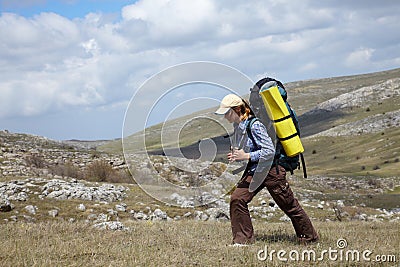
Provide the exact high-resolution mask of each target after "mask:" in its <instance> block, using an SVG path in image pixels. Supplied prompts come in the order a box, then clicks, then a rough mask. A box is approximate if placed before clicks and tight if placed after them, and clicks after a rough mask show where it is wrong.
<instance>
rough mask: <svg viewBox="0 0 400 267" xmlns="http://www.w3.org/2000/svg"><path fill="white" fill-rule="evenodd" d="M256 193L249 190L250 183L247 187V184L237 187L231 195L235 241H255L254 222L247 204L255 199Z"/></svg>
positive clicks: (232, 225)
mask: <svg viewBox="0 0 400 267" xmlns="http://www.w3.org/2000/svg"><path fill="white" fill-rule="evenodd" d="M247 180H248V181H250V180H251V176H248V177H247ZM244 184H246V183H244ZM239 186H241V185H239ZM242 186H243V184H242ZM254 195H255V193H254V192H249V189H248V184H247V188H246V187H245V185H244V187H238V188H236V189H235V191H234V192H233V193H232V195H231V201H230V216H231V227H232V235H233V243H239V244H250V243H253V242H254V230H253V224H252V222H251V218H250V212H249V209H248V206H247V205H248V203H249V202H250V201H251V200H252V199H253V197H254Z"/></svg>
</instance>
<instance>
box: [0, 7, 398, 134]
mask: <svg viewBox="0 0 400 267" xmlns="http://www.w3.org/2000/svg"><path fill="white" fill-rule="evenodd" d="M0 11H1V14H0V44H1V49H0V73H2V74H1V75H2V76H1V79H0V129H8V130H10V131H12V132H25V133H32V134H38V135H43V136H46V137H49V138H53V139H58V140H64V139H89V140H91V139H112V138H118V137H121V133H122V125H123V122H124V116H125V111H126V110H127V106H128V104H129V102H130V100H131V98H132V97H133V95H134V94H135V92H137V91H138V90H139V89H140V87H141V85H143V84H144V83H145V81H146V80H147V79H149V78H150V77H153V76H154V75H155V74H157V73H159V72H160V71H162V70H164V69H165V68H168V67H171V66H173V65H176V64H181V63H184V62H191V61H211V62H218V63H221V64H226V65H228V66H231V67H233V68H235V69H237V70H239V71H241V72H243V73H244V74H245V75H247V76H248V77H249V78H250V79H252V80H253V81H255V80H257V79H258V78H261V77H263V76H265V75H269V76H273V77H276V78H278V79H280V80H282V81H283V82H290V81H296V80H304V79H312V78H324V77H334V76H341V75H351V74H359V73H367V72H375V71H381V70H386V69H392V68H397V67H399V66H400V34H399V31H398V25H400V15H399V14H400V2H399V1H395V0H383V1H372V0H363V1H361V0H355V1H334V0H326V1H311V0H304V1H289V0H280V1H273V0H254V1H246V0H235V1H231V0H202V1H186V0H138V1H105V0H100V1H95V0H93V1H89V0H87V1H74V0H64V1H45V0H30V1H29V0H20V1H12V0H3V1H1V0H0ZM194 88H196V89H194ZM168 89H169V88H162V86H160V88H158V87H157V88H154V90H161V91H163V90H164V91H165V90H168ZM235 89H236V90H238V93H245V92H246V90H247V88H242V87H241V86H238V88H235ZM194 91H196V94H192V92H194ZM200 91H201V92H204V94H205V95H204V97H213V98H215V99H218V98H220V97H222V94H223V93H224V91H223V90H222V91H219V92H214V91H212V90H211V91H210V90H200ZM158 92H159V91H157V93H158ZM198 92H199V90H198V87H196V86H195V87H193V88H190V87H188V89H187V90H186V91H180V92H179V94H176V95H174V94H171V95H169V96H168V97H170V100H171V101H168V100H169V99H166V100H165V99H164V101H160V102H159V103H163V104H162V105H163V106H160V107H157V109H156V110H162V112H169V111H168V109H171V106H173V105H176V103H179V101H183V100H184V99H190V98H191V97H198ZM210 92H212V93H210ZM136 101H139V102H140V103H135V104H138V105H143V106H145V107H147V108H148V107H151V106H152V105H153V104H154V100H152V99H151V94H147V95H146V94H145V95H143V97H142V98H141V99H140V100H136ZM174 101H175V102H174ZM198 108H200V106H198V107H197V106H196V109H198ZM194 109H195V108H194ZM193 111H195V110H193ZM162 112H159V113H160V116H159V117H158V116H157V113H156V114H152V117H151V119H152V121H151V123H156V122H161V121H162V120H163V118H164V117H165V114H161V113H162ZM147 115H148V114H138V115H137V116H138V117H142V116H147ZM131 123H132V122H131ZM132 124H133V125H136V124H135V122H133V123H132ZM142 128H143V126H141V125H139V124H138V125H137V128H136V129H134V130H137V131H139V130H142Z"/></svg>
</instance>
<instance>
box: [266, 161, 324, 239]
mask: <svg viewBox="0 0 400 267" xmlns="http://www.w3.org/2000/svg"><path fill="white" fill-rule="evenodd" d="M265 186H266V187H267V189H268V191H269V193H270V194H271V196H272V198H273V199H274V201H275V203H276V204H277V205H278V207H279V208H280V209H281V210H282V211H283V212H284V213H285V214H286V215H287V216H288V217H289V218H290V220H291V221H292V224H293V227H294V229H295V232H296V235H297V237H298V238H299V239H301V240H302V241H316V240H317V239H318V234H317V232H316V231H315V229H314V227H313V225H312V223H311V220H310V218H309V217H308V215H307V214H306V212H305V211H304V209H303V208H302V207H301V205H300V203H299V202H298V201H297V199H296V198H295V197H294V195H293V192H292V190H291V188H290V186H289V183H288V182H287V180H286V171H285V169H284V168H282V167H279V172H277V171H276V168H271V170H270V172H269V173H268V176H267V179H266V180H265Z"/></svg>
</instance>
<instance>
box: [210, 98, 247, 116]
mask: <svg viewBox="0 0 400 267" xmlns="http://www.w3.org/2000/svg"><path fill="white" fill-rule="evenodd" d="M242 104H243V100H242V98H241V97H239V96H237V95H234V94H229V95H227V96H225V97H224V98H223V99H222V101H221V104H220V105H219V109H217V111H215V114H218V115H224V114H225V113H226V112H228V110H229V109H230V108H232V107H237V106H240V105H242Z"/></svg>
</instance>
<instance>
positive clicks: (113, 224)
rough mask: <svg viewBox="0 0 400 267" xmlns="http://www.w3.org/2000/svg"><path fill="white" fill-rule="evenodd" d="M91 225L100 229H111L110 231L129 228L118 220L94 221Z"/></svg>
mask: <svg viewBox="0 0 400 267" xmlns="http://www.w3.org/2000/svg"><path fill="white" fill-rule="evenodd" d="M93 227H95V228H98V229H101V230H112V231H128V230H129V228H128V227H125V225H124V224H123V223H121V222H118V221H110V222H101V223H96V224H95V225H93Z"/></svg>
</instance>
